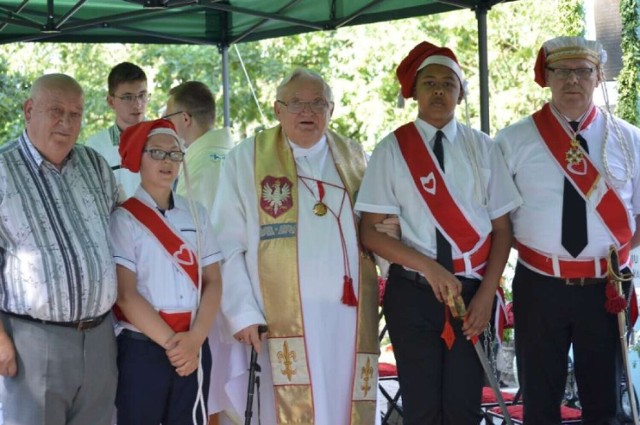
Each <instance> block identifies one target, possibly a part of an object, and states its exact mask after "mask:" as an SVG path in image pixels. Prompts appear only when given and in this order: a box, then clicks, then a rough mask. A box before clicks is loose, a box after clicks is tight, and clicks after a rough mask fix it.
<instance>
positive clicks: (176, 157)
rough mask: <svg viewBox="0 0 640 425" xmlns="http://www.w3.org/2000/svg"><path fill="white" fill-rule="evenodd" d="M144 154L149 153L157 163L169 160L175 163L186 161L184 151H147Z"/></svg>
mask: <svg viewBox="0 0 640 425" xmlns="http://www.w3.org/2000/svg"><path fill="white" fill-rule="evenodd" d="M144 152H146V153H148V154H149V156H151V158H153V159H155V160H156V161H164V160H165V159H167V158H169V159H170V160H171V161H173V162H182V160H183V159H184V152H182V151H163V150H162V149H145V150H144Z"/></svg>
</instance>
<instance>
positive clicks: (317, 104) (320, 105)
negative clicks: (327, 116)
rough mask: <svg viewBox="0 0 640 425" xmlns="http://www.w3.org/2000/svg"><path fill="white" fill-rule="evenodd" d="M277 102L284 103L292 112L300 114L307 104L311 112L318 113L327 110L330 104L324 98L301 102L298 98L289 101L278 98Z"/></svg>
mask: <svg viewBox="0 0 640 425" xmlns="http://www.w3.org/2000/svg"><path fill="white" fill-rule="evenodd" d="M276 102H278V103H279V104H281V105H284V107H285V108H287V111H289V112H290V113H292V114H299V113H300V112H302V111H304V108H305V107H307V106H308V107H309V109H310V110H311V112H315V113H316V114H323V113H325V112H326V111H327V109H328V108H329V105H330V103H329V102H327V101H326V100H324V99H316V100H314V101H312V102H300V101H298V100H294V101H291V102H288V103H287V102H284V101H282V100H279V99H278V100H276Z"/></svg>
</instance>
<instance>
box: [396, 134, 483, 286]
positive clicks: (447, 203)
mask: <svg viewBox="0 0 640 425" xmlns="http://www.w3.org/2000/svg"><path fill="white" fill-rule="evenodd" d="M394 134H395V136H396V139H397V140H398V146H399V147H400V152H402V156H403V157H404V160H405V162H406V163H407V166H408V168H409V172H410V173H411V177H412V178H413V182H414V183H415V185H416V187H417V189H418V192H419V193H420V195H421V196H422V199H423V200H424V202H425V204H426V206H427V209H429V211H430V212H431V214H432V215H433V218H434V220H435V222H436V226H437V227H438V228H439V229H440V231H441V232H442V233H443V234H445V235H446V236H447V239H448V240H449V241H450V242H451V243H452V244H453V245H455V246H456V248H457V249H458V251H460V252H462V253H463V257H462V258H460V257H458V258H457V259H456V258H455V257H454V273H462V272H466V273H467V274H469V272H470V270H474V269H477V268H479V267H480V266H482V267H484V265H485V264H486V262H487V259H488V257H489V252H490V250H491V237H490V235H489V236H488V237H487V238H485V240H484V241H482V240H481V236H480V233H479V232H478V231H477V230H476V228H475V227H474V226H473V225H472V224H471V223H470V222H469V220H468V219H467V217H466V215H465V213H464V212H463V211H462V210H461V209H460V207H459V206H458V204H457V203H456V201H455V199H454V198H453V196H452V195H451V193H450V191H449V188H448V187H447V183H446V182H445V180H444V178H443V176H442V172H441V171H440V167H439V166H438V165H437V163H436V159H435V158H434V157H433V153H432V152H431V151H429V150H428V149H427V147H426V146H425V144H424V142H423V140H422V136H420V133H419V132H418V129H417V127H416V126H415V124H414V123H408V124H405V125H403V126H401V127H399V128H398V129H396V131H395V132H394ZM469 254H471V255H469ZM460 268H462V269H461V270H460ZM475 272H476V273H479V274H480V275H482V273H483V272H484V270H475Z"/></svg>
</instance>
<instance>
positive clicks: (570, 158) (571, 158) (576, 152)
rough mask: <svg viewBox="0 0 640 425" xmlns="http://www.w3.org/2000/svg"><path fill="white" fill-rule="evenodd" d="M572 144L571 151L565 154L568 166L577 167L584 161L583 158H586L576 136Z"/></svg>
mask: <svg viewBox="0 0 640 425" xmlns="http://www.w3.org/2000/svg"><path fill="white" fill-rule="evenodd" d="M570 143H571V144H570V146H569V149H567V152H566V153H565V159H566V160H567V163H568V164H570V165H577V164H579V163H580V162H581V161H582V158H584V152H583V151H582V149H580V142H578V140H577V139H576V136H575V135H574V136H573V138H572V139H571V142H570Z"/></svg>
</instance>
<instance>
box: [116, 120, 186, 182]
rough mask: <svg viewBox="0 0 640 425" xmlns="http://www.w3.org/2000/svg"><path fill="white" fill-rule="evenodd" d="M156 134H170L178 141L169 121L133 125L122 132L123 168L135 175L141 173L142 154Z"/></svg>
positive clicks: (121, 151)
mask: <svg viewBox="0 0 640 425" xmlns="http://www.w3.org/2000/svg"><path fill="white" fill-rule="evenodd" d="M154 134H168V135H170V136H173V137H174V138H175V139H176V140H179V139H178V134H177V133H176V128H175V127H174V125H173V123H172V122H171V121H169V120H165V119H158V120H153V121H143V122H140V123H138V124H136V125H132V126H131V127H129V128H127V129H126V130H125V131H123V132H122V134H121V135H120V146H119V147H118V151H119V152H120V158H121V159H122V161H121V165H122V168H126V169H127V170H131V171H132V172H134V173H137V172H138V171H140V162H141V161H142V152H143V151H144V147H145V145H146V144H147V140H149V137H151V136H153V135H154Z"/></svg>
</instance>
